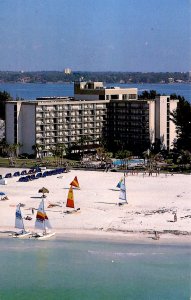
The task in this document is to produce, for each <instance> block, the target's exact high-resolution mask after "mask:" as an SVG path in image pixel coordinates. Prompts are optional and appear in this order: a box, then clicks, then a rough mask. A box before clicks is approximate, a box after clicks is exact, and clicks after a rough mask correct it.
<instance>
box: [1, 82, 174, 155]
mask: <svg viewBox="0 0 191 300" xmlns="http://www.w3.org/2000/svg"><path fill="white" fill-rule="evenodd" d="M177 102H178V100H171V99H170V97H169V96H160V97H157V98H156V99H153V100H138V90H137V89H136V88H119V87H104V86H103V83H102V82H77V83H75V84H74V98H71V97H42V98H37V99H36V100H31V101H25V100H22V101H8V102H6V142H7V143H8V144H18V143H20V144H21V147H20V149H19V154H22V153H28V154H32V153H34V150H33V146H34V145H36V144H38V146H39V148H41V150H42V152H43V154H44V155H48V154H49V153H50V152H51V151H52V149H53V148H55V147H56V145H57V144H63V145H64V146H66V147H67V148H69V147H71V146H73V145H75V144H77V143H79V142H80V140H81V139H83V138H84V137H88V138H89V140H90V141H91V142H89V143H90V144H91V145H92V146H94V147H95V146H96V145H99V143H100V140H101V139H102V138H103V139H104V140H106V141H107V143H108V144H109V145H111V144H112V143H113V142H114V141H117V142H118V143H119V145H121V146H123V147H124V149H131V148H136V147H142V148H141V150H143V151H144V150H146V149H147V148H148V147H149V145H150V144H152V143H154V142H155V141H156V140H157V139H158V140H160V141H161V143H162V145H163V147H164V148H166V149H170V148H171V147H172V144H173V141H174V139H175V138H176V132H175V125H174V124H173V122H172V121H171V120H170V112H171V111H173V110H174V109H176V107H177ZM87 144H88V142H87Z"/></svg>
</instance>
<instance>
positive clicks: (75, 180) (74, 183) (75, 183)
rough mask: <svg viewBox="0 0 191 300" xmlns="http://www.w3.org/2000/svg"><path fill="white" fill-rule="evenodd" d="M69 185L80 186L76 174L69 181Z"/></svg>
mask: <svg viewBox="0 0 191 300" xmlns="http://www.w3.org/2000/svg"><path fill="white" fill-rule="evenodd" d="M70 185H71V186H74V187H77V188H80V185H79V182H78V179H77V176H75V177H74V180H73V181H72V182H71V183H70Z"/></svg>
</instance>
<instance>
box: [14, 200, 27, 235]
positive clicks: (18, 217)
mask: <svg viewBox="0 0 191 300" xmlns="http://www.w3.org/2000/svg"><path fill="white" fill-rule="evenodd" d="M15 228H19V229H21V231H20V232H16V233H15V234H13V235H12V237H14V238H25V237H26V236H29V235H30V234H31V232H30V231H28V230H26V229H25V225H24V221H23V217H22V213H21V204H20V203H19V204H18V205H17V207H16V212H15Z"/></svg>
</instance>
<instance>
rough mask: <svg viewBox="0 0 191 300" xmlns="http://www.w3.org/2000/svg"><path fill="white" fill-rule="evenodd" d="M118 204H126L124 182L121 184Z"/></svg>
mask: <svg viewBox="0 0 191 300" xmlns="http://www.w3.org/2000/svg"><path fill="white" fill-rule="evenodd" d="M120 202H122V203H123V202H126V203H127V195H126V186H125V180H124V181H123V182H121V186H120V192H119V203H120Z"/></svg>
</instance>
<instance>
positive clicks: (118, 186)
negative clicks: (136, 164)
mask: <svg viewBox="0 0 191 300" xmlns="http://www.w3.org/2000/svg"><path fill="white" fill-rule="evenodd" d="M122 182H123V178H121V179H120V180H119V182H118V184H117V185H116V187H117V188H119V189H120V187H121V183H122Z"/></svg>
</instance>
